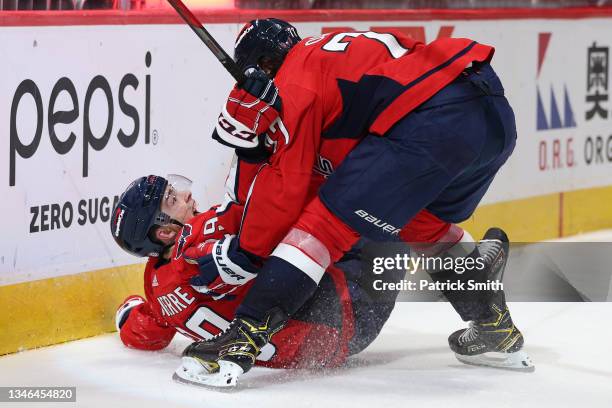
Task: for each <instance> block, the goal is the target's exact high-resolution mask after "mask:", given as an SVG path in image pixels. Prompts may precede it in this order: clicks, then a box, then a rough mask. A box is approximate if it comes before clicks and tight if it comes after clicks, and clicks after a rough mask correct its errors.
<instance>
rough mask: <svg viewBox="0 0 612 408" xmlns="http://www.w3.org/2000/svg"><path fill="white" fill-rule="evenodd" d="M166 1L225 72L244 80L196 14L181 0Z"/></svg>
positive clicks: (238, 79) (240, 81)
mask: <svg viewBox="0 0 612 408" xmlns="http://www.w3.org/2000/svg"><path fill="white" fill-rule="evenodd" d="M168 3H170V5H171V6H172V7H174V9H175V10H176V12H177V13H178V14H179V15H180V16H181V17H182V18H183V20H185V22H186V23H187V25H188V26H189V27H191V29H192V30H193V32H194V33H196V35H197V36H198V37H199V38H200V40H202V42H203V43H204V44H205V45H206V47H208V49H209V50H210V51H212V53H213V55H214V56H215V57H216V58H217V59H218V60H219V62H221V64H223V66H224V67H225V69H226V70H227V72H229V73H230V75H231V76H233V77H234V79H235V80H236V82H238V83H242V82H243V81H244V74H243V73H242V72H240V69H239V68H238V65H236V63H235V62H234V60H233V59H232V57H230V56H229V55H228V54H227V52H225V50H224V49H223V48H221V46H220V45H219V43H217V41H216V40H215V38H214V37H213V36H212V35H210V33H209V32H208V30H206V29H205V28H204V27H203V26H202V24H201V23H200V21H199V20H198V19H197V17H196V16H194V15H193V13H192V12H191V10H189V9H188V8H187V6H185V3H183V2H182V0H168Z"/></svg>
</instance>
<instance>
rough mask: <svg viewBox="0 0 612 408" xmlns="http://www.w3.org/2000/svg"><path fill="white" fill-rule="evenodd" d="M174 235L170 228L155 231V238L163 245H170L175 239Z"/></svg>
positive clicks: (160, 228) (172, 229)
mask: <svg viewBox="0 0 612 408" xmlns="http://www.w3.org/2000/svg"><path fill="white" fill-rule="evenodd" d="M176 233H177V232H176V230H175V229H174V228H172V227H171V226H163V227H159V228H157V229H156V230H155V238H156V239H157V240H159V241H160V242H163V243H164V244H171V243H173V242H174V240H175V238H176Z"/></svg>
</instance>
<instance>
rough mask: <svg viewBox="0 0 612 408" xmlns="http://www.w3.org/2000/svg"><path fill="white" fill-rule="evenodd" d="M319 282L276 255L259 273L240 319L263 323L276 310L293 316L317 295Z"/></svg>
mask: <svg viewBox="0 0 612 408" xmlns="http://www.w3.org/2000/svg"><path fill="white" fill-rule="evenodd" d="M321 276H322V274H321ZM318 283H319V281H318V280H317V281H315V280H313V278H312V277H310V276H309V275H307V274H306V273H304V272H303V271H302V270H300V269H299V268H298V267H296V266H295V265H292V264H291V263H289V262H288V261H286V260H284V259H282V258H278V257H276V256H272V257H271V258H270V259H269V260H268V262H266V264H265V265H264V267H263V268H262V269H261V271H260V272H259V274H258V276H257V279H255V283H254V284H253V286H252V287H251V289H250V290H249V292H248V294H247V296H246V297H245V299H244V301H243V302H242V304H241V305H240V306H239V307H238V310H237V311H236V316H237V317H250V318H252V319H256V320H259V321H262V320H265V318H266V316H267V314H268V311H269V310H271V309H273V308H275V307H278V308H280V309H281V310H283V311H284V312H285V313H286V314H287V315H292V314H294V313H295V312H296V311H297V310H298V309H299V308H300V307H301V306H302V305H303V304H304V303H306V301H307V300H308V299H309V298H310V297H311V296H312V295H313V294H314V292H315V290H316V289H317V285H318Z"/></svg>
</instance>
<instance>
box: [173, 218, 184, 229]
mask: <svg viewBox="0 0 612 408" xmlns="http://www.w3.org/2000/svg"><path fill="white" fill-rule="evenodd" d="M170 224H174V225H178V226H179V227H181V228H183V227H184V226H185V224H183V223H182V222H180V221H177V220H175V219H174V218H171V219H170Z"/></svg>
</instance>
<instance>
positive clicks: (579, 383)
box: [0, 231, 612, 408]
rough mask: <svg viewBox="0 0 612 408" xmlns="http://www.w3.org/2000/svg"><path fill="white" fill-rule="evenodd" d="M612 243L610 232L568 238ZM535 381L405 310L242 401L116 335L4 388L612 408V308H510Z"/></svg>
mask: <svg viewBox="0 0 612 408" xmlns="http://www.w3.org/2000/svg"><path fill="white" fill-rule="evenodd" d="M568 240H572V241H598V242H603V241H608V242H609V241H612V231H601V232H597V233H591V234H584V235H581V236H575V237H571V238H568ZM510 309H511V311H512V316H513V319H514V321H515V323H516V324H517V326H518V327H519V328H520V329H521V331H523V333H524V335H525V342H526V343H525V350H526V351H527V352H528V353H529V354H530V355H531V357H532V359H533V360H534V362H535V364H536V370H535V372H534V373H518V372H512V371H504V370H498V369H493V368H485V367H474V366H467V365H464V364H462V363H459V362H458V361H457V360H456V359H455V357H454V354H453V353H452V352H451V351H450V350H449V348H448V346H447V342H446V338H447V336H448V335H449V334H450V333H451V332H452V331H454V330H456V329H457V328H460V327H463V323H462V322H461V321H460V320H459V318H458V317H457V315H456V314H455V312H454V311H453V310H452V308H451V306H450V305H449V304H447V303H442V302H438V303H416V302H410V303H398V304H397V305H396V308H395V310H394V312H393V314H392V315H391V318H390V319H389V321H388V322H387V324H386V326H385V328H384V329H383V331H382V333H381V334H380V336H379V337H378V339H377V340H376V341H375V342H374V343H373V344H372V345H371V346H370V347H369V348H368V349H366V350H365V351H364V352H362V353H360V354H358V355H357V356H354V357H352V358H351V359H350V360H349V363H348V364H347V366H346V367H344V368H341V369H337V370H333V371H327V372H315V371H305V370H272V369H266V368H259V367H257V368H254V369H253V370H252V371H250V372H249V373H247V374H246V375H245V376H243V377H242V379H241V383H240V385H239V387H238V388H237V389H236V390H235V391H233V392H220V391H214V390H207V389H202V388H196V387H193V386H187V385H182V384H177V383H175V382H173V381H172V380H171V377H172V373H173V372H174V370H175V369H176V368H177V367H178V366H179V364H180V357H179V356H180V354H181V351H182V350H183V348H184V347H185V346H186V345H187V344H188V343H189V340H187V339H186V338H184V337H178V336H177V338H175V339H174V340H173V342H172V343H171V344H170V346H169V347H168V348H167V349H165V350H163V351H160V352H145V351H138V350H130V349H127V348H125V347H123V345H122V344H121V342H120V340H119V338H118V336H117V334H116V333H115V334H108V335H104V336H98V337H94V338H91V339H85V340H80V341H76V342H71V343H66V344H61V345H57V346H52V347H46V348H42V349H38V350H32V351H25V352H22V353H17V354H12V355H8V356H4V357H0V386H76V387H77V403H76V404H73V403H56V404H53V403H44V404H38V403H35V404H34V403H20V404H15V403H0V407H1V406H7V407H9V406H10V407H23V408H25V407H30V406H34V407H41V408H42V407H45V408H48V407H59V408H67V407H73V406H77V407H79V408H81V407H86V408H95V407H105V408H106V407H130V408H136V407H145V408H157V407H159V408H182V407H199V408H234V407H245V408H253V407H262V408H302V407H312V408H328V407H333V408H344V407H350V408H360V407H364V408H366V407H367V408H387V407H414V408H426V407H434V408H437V407H445V408H446V407H453V408H463V407H487V408H490V407H493V408H501V407H512V408H522V407H538V408H543V407H554V408H563V407H571V408H600V407H601V408H604V407H605V408H612V303H610V302H608V303H542V302H540V303H510Z"/></svg>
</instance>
